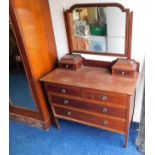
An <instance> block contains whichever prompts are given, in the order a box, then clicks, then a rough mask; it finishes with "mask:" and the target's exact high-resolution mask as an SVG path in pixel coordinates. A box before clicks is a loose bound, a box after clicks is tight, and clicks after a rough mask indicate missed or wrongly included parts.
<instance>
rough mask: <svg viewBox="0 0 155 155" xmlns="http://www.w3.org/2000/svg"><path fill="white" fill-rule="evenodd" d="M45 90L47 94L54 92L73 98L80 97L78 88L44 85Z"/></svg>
mask: <svg viewBox="0 0 155 155" xmlns="http://www.w3.org/2000/svg"><path fill="white" fill-rule="evenodd" d="M46 89H47V90H48V93H49V92H56V93H61V94H66V95H67V94H68V95H74V96H81V90H80V88H78V87H70V86H66V85H60V84H46Z"/></svg>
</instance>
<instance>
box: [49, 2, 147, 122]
mask: <svg viewBox="0 0 155 155" xmlns="http://www.w3.org/2000/svg"><path fill="white" fill-rule="evenodd" d="M97 2H98V3H102V2H103V3H105V2H118V3H121V4H122V5H124V6H125V7H126V8H130V10H132V11H133V37H132V56H131V57H132V58H133V59H135V60H136V61H139V62H140V71H141V70H142V66H143V63H144V52H145V50H146V48H145V47H146V41H147V39H146V38H145V34H146V33H147V30H148V28H146V27H145V26H146V20H147V19H146V15H145V13H147V12H148V11H149V7H147V5H148V1H147V0H143V1H142V0H115V1H112V0H49V3H50V7H51V13H52V21H53V27H54V33H55V39H56V45H57V51H58V57H59V59H60V58H61V57H62V56H63V55H65V54H66V53H68V45H67V36H66V29H65V23H64V17H63V9H68V8H70V6H71V5H73V4H78V3H97ZM83 56H85V55H84V54H83ZM87 58H89V59H97V60H109V59H111V58H107V57H105V56H93V55H90V56H87ZM112 59H113V58H112ZM142 75H143V76H142ZM143 78H144V74H140V78H139V82H138V88H137V95H136V105H135V113H134V118H133V120H134V121H136V122H139V120H140V111H141V97H142V83H143Z"/></svg>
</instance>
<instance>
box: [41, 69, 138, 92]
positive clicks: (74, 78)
mask: <svg viewBox="0 0 155 155" xmlns="http://www.w3.org/2000/svg"><path fill="white" fill-rule="evenodd" d="M138 74H139V73H137V76H136V77H135V78H125V77H119V76H114V75H112V74H111V72H110V71H109V70H108V69H106V68H98V67H86V66H83V67H81V68H80V69H78V70H77V71H71V70H65V69H61V68H57V69H55V70H54V71H52V72H50V73H48V74H47V75H45V76H44V77H42V78H41V81H44V82H49V83H58V84H65V85H69V86H76V87H82V88H90V89H95V90H101V91H109V92H115V93H121V94H127V95H133V93H134V91H135V88H136V84H137V79H138Z"/></svg>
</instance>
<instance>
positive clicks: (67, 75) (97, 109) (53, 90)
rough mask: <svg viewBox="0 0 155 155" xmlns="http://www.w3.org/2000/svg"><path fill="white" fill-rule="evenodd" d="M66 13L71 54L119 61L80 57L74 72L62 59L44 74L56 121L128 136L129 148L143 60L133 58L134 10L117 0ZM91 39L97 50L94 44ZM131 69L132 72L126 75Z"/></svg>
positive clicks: (74, 8)
mask: <svg viewBox="0 0 155 155" xmlns="http://www.w3.org/2000/svg"><path fill="white" fill-rule="evenodd" d="M64 15H65V21H66V29H67V35H68V43H69V51H70V53H69V54H68V57H71V58H73V55H75V58H76V54H77V53H78V55H79V54H82V53H85V54H95V55H103V56H104V55H105V56H116V59H115V60H114V61H109V62H107V61H97V60H88V59H86V58H83V57H82V56H81V58H82V65H80V66H79V67H78V68H76V69H75V68H74V70H73V69H72V66H71V64H67V61H66V68H65V67H64V66H65V65H64V64H63V65H62V64H61V62H62V61H60V62H59V63H60V64H59V66H60V67H58V68H56V69H55V70H54V71H52V72H50V73H48V74H47V75H45V76H44V77H42V78H41V81H42V82H43V85H44V88H45V93H46V95H47V97H48V100H49V104H50V108H51V111H52V114H53V118H54V121H55V123H56V125H57V127H59V123H58V119H65V120H68V121H73V122H77V123H81V124H85V125H89V126H92V127H96V128H100V129H104V130H109V131H112V132H117V133H121V134H124V135H125V147H127V145H128V136H129V128H130V124H131V121H132V116H133V110H134V98H135V91H136V85H137V79H138V74H139V63H138V62H136V61H134V60H131V59H130V55H131V29H132V12H130V10H129V9H126V8H124V7H123V6H122V5H121V4H118V3H102V4H98V3H97V4H77V5H73V6H72V7H71V8H70V9H69V10H66V11H65V12H64ZM113 17H114V18H113ZM122 18H123V19H122ZM114 19H115V22H114V21H113V20H114ZM113 24H115V25H113ZM103 25H104V26H103ZM105 27H106V28H105ZM92 28H94V29H93V30H92ZM105 31H106V32H105ZM112 33H113V35H112ZM93 37H94V38H96V44H97V45H96V47H97V49H98V50H96V51H95V48H92V47H95V46H92V45H93V44H94V40H91V39H92V38H93ZM101 38H104V40H106V42H103V44H104V43H105V46H106V47H105V48H103V49H102V48H99V47H100V46H101V47H102V42H100V39H101ZM101 40H102V39H101ZM102 41H103V40H102ZM86 44H87V48H85V47H86V46H85V45H86ZM78 45H81V46H80V47H79V46H78ZM109 46H110V47H109ZM105 49H106V50H105ZM111 49H113V51H111ZM120 58H121V59H120ZM73 59H74V58H73ZM120 60H121V61H120ZM122 60H123V61H122ZM63 62H64V61H63ZM73 62H76V61H73ZM124 62H125V63H124ZM126 62H127V63H126ZM118 63H122V64H120V65H118ZM129 65H130V66H129ZM62 66H63V67H62ZM69 66H70V67H69ZM119 66H121V68H120V70H119V68H117V67H119ZM133 66H134V67H133ZM122 68H123V70H121V69H122ZM128 68H130V69H131V70H128ZM112 69H118V70H119V73H121V74H114V73H113V72H112ZM130 71H132V73H134V74H127V73H130ZM126 75H134V76H126Z"/></svg>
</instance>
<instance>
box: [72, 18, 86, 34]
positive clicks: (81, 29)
mask: <svg viewBox="0 0 155 155" xmlns="http://www.w3.org/2000/svg"><path fill="white" fill-rule="evenodd" d="M74 30H75V35H76V36H78V37H86V36H87V25H86V21H79V20H76V21H74Z"/></svg>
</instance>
